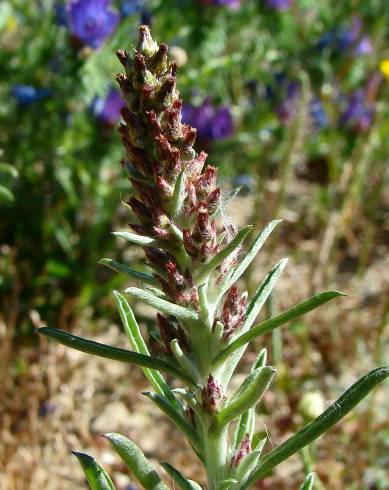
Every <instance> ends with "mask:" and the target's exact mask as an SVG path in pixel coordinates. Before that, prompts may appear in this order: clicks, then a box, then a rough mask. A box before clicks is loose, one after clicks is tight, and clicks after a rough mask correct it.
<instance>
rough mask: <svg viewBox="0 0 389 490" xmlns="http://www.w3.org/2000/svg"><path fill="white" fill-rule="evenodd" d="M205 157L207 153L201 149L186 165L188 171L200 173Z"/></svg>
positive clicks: (192, 173)
mask: <svg viewBox="0 0 389 490" xmlns="http://www.w3.org/2000/svg"><path fill="white" fill-rule="evenodd" d="M207 157H208V155H207V153H205V152H204V151H202V152H201V153H200V154H199V155H197V157H196V158H193V160H191V161H190V162H189V163H188V164H187V166H186V169H187V171H188V173H189V174H191V175H200V174H201V172H202V170H203V167H204V164H205V161H206V159H207Z"/></svg>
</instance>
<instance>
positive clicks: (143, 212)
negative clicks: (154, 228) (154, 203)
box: [128, 197, 152, 224]
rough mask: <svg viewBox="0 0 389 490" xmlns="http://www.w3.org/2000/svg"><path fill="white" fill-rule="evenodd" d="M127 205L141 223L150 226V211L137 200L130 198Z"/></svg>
mask: <svg viewBox="0 0 389 490" xmlns="http://www.w3.org/2000/svg"><path fill="white" fill-rule="evenodd" d="M128 205H129V206H130V207H131V209H132V210H133V211H134V213H135V214H136V216H137V218H138V219H139V221H140V222H141V223H143V224H151V222H152V219H151V218H152V215H151V212H150V209H149V208H148V207H147V206H145V205H144V204H143V203H142V202H140V201H138V199H136V198H135V197H131V199H130V200H129V201H128Z"/></svg>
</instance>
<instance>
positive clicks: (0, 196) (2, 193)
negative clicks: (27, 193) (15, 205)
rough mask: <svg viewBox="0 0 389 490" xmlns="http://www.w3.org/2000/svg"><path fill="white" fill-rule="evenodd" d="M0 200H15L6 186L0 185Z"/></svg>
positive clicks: (8, 201)
mask: <svg viewBox="0 0 389 490" xmlns="http://www.w3.org/2000/svg"><path fill="white" fill-rule="evenodd" d="M0 200H1V201H3V202H7V203H10V202H13V201H14V200H15V197H14V195H13V194H12V192H11V191H10V190H9V189H7V187H4V186H3V185H0Z"/></svg>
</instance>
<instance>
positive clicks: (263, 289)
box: [243, 259, 288, 331]
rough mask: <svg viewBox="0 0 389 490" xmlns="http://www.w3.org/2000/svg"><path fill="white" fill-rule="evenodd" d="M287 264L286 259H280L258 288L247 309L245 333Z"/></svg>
mask: <svg viewBox="0 0 389 490" xmlns="http://www.w3.org/2000/svg"><path fill="white" fill-rule="evenodd" d="M287 263H288V259H281V260H280V261H279V262H277V264H276V265H275V266H274V267H273V269H272V270H271V271H270V272H268V274H267V275H266V277H265V279H264V280H263V281H262V283H261V284H260V286H259V287H258V289H257V291H256V292H255V294H254V296H253V299H252V300H251V301H250V303H249V305H248V307H247V312H246V319H245V322H244V327H243V328H244V330H245V331H246V330H248V329H249V328H250V327H251V325H252V324H253V323H254V321H255V319H256V318H257V316H258V313H259V312H260V311H261V308H262V306H263V305H264V303H265V301H266V300H267V298H268V297H269V295H270V293H271V292H272V289H273V288H274V286H275V285H276V283H277V281H278V279H279V278H280V276H281V274H282V271H283V270H284V269H285V266H286V264H287Z"/></svg>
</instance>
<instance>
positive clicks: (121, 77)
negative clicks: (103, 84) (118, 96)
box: [116, 73, 131, 96]
mask: <svg viewBox="0 0 389 490" xmlns="http://www.w3.org/2000/svg"><path fill="white" fill-rule="evenodd" d="M116 81H117V82H118V84H119V86H120V88H121V90H122V92H123V94H124V95H125V96H126V95H128V94H130V93H131V83H130V82H129V80H128V78H127V77H126V75H125V74H124V73H118V74H117V75H116Z"/></svg>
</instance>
